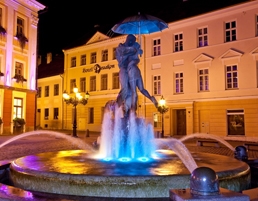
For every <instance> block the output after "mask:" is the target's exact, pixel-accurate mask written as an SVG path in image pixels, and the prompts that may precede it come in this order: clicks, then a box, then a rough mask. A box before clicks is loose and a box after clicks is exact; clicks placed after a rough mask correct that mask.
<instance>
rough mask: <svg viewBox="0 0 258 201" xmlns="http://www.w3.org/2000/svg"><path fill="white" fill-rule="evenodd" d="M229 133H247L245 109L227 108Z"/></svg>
mask: <svg viewBox="0 0 258 201" xmlns="http://www.w3.org/2000/svg"><path fill="white" fill-rule="evenodd" d="M227 124H228V135H238V136H239V135H245V116H244V110H241V109H240V110H227Z"/></svg>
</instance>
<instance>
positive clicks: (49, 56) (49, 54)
mask: <svg viewBox="0 0 258 201" xmlns="http://www.w3.org/2000/svg"><path fill="white" fill-rule="evenodd" d="M51 61H52V53H47V64H49V63H50V62H51Z"/></svg>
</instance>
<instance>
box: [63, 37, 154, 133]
mask: <svg viewBox="0 0 258 201" xmlns="http://www.w3.org/2000/svg"><path fill="white" fill-rule="evenodd" d="M125 40H126V36H119V37H115V38H110V37H108V36H106V35H104V34H102V33H100V32H97V33H96V34H95V35H94V36H92V38H91V39H90V40H89V41H88V42H87V43H86V44H85V45H83V46H80V47H76V48H72V49H68V50H64V57H65V62H64V63H65V64H64V65H65V69H64V85H63V86H64V90H66V91H67V93H69V94H70V95H71V96H73V92H72V90H73V87H74V86H77V88H78V89H79V92H80V93H81V94H82V95H85V93H87V92H88V93H89V94H90V97H89V100H88V103H87V105H85V106H84V105H78V106H77V127H78V130H86V129H89V130H90V131H96V132H99V131H101V126H102V118H103V114H104V107H105V104H106V103H107V102H108V101H110V100H115V99H116V98H117V95H118V93H119V91H120V83H119V67H118V64H117V60H116V58H115V49H116V47H117V46H118V45H119V43H124V42H125ZM143 58H144V57H142V58H141V59H140V60H141V61H140V63H139V68H140V69H141V71H144V69H143V67H144V59H143ZM143 101H144V100H143V98H142V96H141V95H140V94H139V109H138V115H141V116H143V115H144V114H145V110H144V107H142V105H141V104H142V103H141V102H143ZM145 101H146V100H145ZM149 102H150V101H149ZM72 107H73V106H72V105H66V104H65V105H64V114H63V115H64V129H72V126H73V125H72V122H73V121H72V120H73V115H72V114H73V112H72V111H73V110H72Z"/></svg>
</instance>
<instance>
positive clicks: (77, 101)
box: [63, 86, 90, 137]
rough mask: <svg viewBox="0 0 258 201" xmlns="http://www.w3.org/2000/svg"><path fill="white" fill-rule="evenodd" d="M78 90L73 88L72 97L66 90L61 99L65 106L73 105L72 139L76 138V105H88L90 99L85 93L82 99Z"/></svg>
mask: <svg viewBox="0 0 258 201" xmlns="http://www.w3.org/2000/svg"><path fill="white" fill-rule="evenodd" d="M78 91H79V90H78V88H77V87H76V86H75V87H74V88H73V92H74V97H71V96H70V95H69V94H68V93H67V92H66V90H65V91H64V93H63V98H64V101H65V103H66V104H67V105H69V104H71V105H73V108H74V111H73V115H74V118H73V137H78V136H77V109H76V106H77V105H78V104H82V105H86V104H87V103H88V99H89V97H90V94H89V93H88V92H86V94H85V96H84V97H83V96H82V95H81V93H79V92H78Z"/></svg>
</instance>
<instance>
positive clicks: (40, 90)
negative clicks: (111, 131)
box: [38, 87, 42, 98]
mask: <svg viewBox="0 0 258 201" xmlns="http://www.w3.org/2000/svg"><path fill="white" fill-rule="evenodd" d="M41 93H42V88H41V87H39V88H38V98H41Z"/></svg>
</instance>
